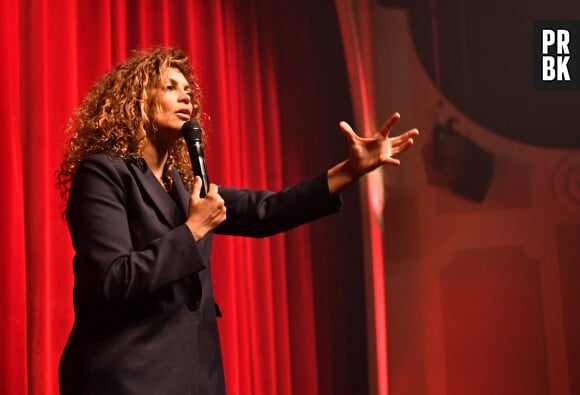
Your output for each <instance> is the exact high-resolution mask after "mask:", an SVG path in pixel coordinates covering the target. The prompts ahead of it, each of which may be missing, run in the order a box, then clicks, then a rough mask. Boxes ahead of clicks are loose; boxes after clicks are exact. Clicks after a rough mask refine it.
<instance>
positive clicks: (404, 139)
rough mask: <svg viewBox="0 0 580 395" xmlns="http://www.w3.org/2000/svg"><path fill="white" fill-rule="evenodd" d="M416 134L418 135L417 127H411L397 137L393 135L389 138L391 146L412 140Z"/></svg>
mask: <svg viewBox="0 0 580 395" xmlns="http://www.w3.org/2000/svg"><path fill="white" fill-rule="evenodd" d="M418 135H419V131H418V130H417V129H411V130H408V131H406V132H405V133H403V134H401V135H399V136H397V137H393V138H392V139H391V144H392V145H393V146H396V145H400V144H403V143H405V142H407V141H408V140H413V137H416V136H418Z"/></svg>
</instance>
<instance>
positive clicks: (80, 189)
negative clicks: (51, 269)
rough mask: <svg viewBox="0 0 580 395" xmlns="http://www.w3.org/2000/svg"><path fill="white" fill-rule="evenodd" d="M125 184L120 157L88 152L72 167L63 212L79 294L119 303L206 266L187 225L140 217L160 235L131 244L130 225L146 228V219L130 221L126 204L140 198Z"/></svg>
mask: <svg viewBox="0 0 580 395" xmlns="http://www.w3.org/2000/svg"><path fill="white" fill-rule="evenodd" d="M129 184H131V175H130V172H129V171H128V170H127V167H126V165H125V163H124V162H123V161H121V160H114V159H113V160H111V159H109V158H106V157H104V156H100V157H98V158H94V157H90V158H89V159H88V160H84V161H83V162H82V163H81V164H80V165H79V168H78V169H77V171H76V174H75V177H74V180H73V184H72V186H71V190H70V194H69V201H68V206H67V210H66V217H67V222H68V225H69V230H70V233H71V238H72V243H73V247H74V249H75V258H74V264H73V265H74V272H75V293H76V294H77V295H78V296H84V297H85V298H90V299H94V298H96V299H97V300H99V301H100V302H102V303H105V304H108V303H113V304H115V303H121V302H124V301H128V300H131V299H133V298H135V297H138V296H142V295H144V294H151V293H153V292H154V291H155V290H157V289H159V288H160V287H162V286H164V285H167V284H169V283H171V282H174V281H176V280H179V279H181V278H183V277H186V276H188V275H190V274H192V273H194V272H198V271H200V270H202V269H203V268H204V267H205V265H204V261H203V258H202V255H201V254H200V251H199V250H198V247H197V245H196V243H195V240H194V238H193V236H192V235H191V232H190V231H189V230H188V229H187V227H186V226H185V225H180V226H177V227H175V228H174V229H171V228H169V227H167V226H165V225H164V226H163V227H162V226H161V224H160V223H157V222H158V220H157V221H155V219H152V218H145V217H144V216H141V217H142V219H143V221H149V223H148V226H149V227H151V224H154V225H155V226H157V227H158V229H156V230H158V232H157V233H158V236H157V237H154V238H152V239H151V240H150V241H148V242H146V243H143V245H142V246H140V247H139V249H138V250H136V249H135V247H134V241H133V240H132V234H131V228H135V227H136V226H137V227H138V226H142V227H145V222H144V223H143V224H140V223H130V222H129V219H128V212H127V208H128V207H131V209H134V208H133V207H134V206H138V203H141V202H137V201H136V197H135V193H134V192H133V193H132V194H129V193H127V185H129ZM133 184H134V180H133ZM137 217H139V216H138V215H137ZM152 221H155V222H152Z"/></svg>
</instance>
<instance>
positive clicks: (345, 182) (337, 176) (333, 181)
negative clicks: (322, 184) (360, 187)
mask: <svg viewBox="0 0 580 395" xmlns="http://www.w3.org/2000/svg"><path fill="white" fill-rule="evenodd" d="M360 176H361V175H360V174H358V173H357V172H355V171H354V169H353V168H352V167H351V163H350V161H349V160H348V159H347V160H345V161H343V162H341V163H338V164H337V165H335V166H333V167H332V168H331V169H329V170H328V190H329V192H330V193H331V194H333V195H334V194H337V193H340V192H342V191H343V190H344V189H345V188H346V187H348V186H349V185H351V184H353V183H354V182H355V181H357V180H358V179H359V178H360Z"/></svg>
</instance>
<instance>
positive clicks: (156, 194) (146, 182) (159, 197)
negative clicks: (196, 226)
mask: <svg viewBox="0 0 580 395" xmlns="http://www.w3.org/2000/svg"><path fill="white" fill-rule="evenodd" d="M128 162H129V164H128V165H129V168H130V169H131V172H132V173H133V174H134V175H135V179H136V180H137V181H138V183H139V184H140V185H141V187H142V190H143V191H144V193H145V194H147V195H148V196H149V197H150V198H151V200H152V201H153V203H154V205H155V208H156V210H157V212H158V213H159V215H160V217H161V218H162V219H163V220H165V222H166V223H167V224H168V225H169V226H171V227H175V226H177V225H179V224H180V223H182V222H183V221H185V216H186V214H187V207H188V206H187V205H186V204H187V201H189V199H188V197H187V196H185V198H184V196H183V195H184V194H185V195H187V193H186V191H187V190H186V189H185V187H184V186H183V183H182V181H181V178H180V177H179V173H178V172H177V170H175V169H174V170H173V179H174V187H175V186H176V185H175V184H179V186H180V187H181V188H179V189H180V191H176V192H177V193H176V194H175V195H176V196H177V201H178V203H177V204H176V202H175V201H174V200H173V199H172V198H171V195H170V194H169V193H167V191H165V189H163V187H162V186H161V184H160V183H159V181H157V178H155V175H154V174H153V172H152V171H151V170H150V169H149V167H148V166H147V163H145V161H144V160H143V159H137V160H130V161H128ZM177 180H179V181H177ZM176 181H177V182H176ZM182 189H185V191H183V190H182ZM184 199H185V202H184Z"/></svg>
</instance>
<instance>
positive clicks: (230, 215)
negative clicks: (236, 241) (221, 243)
mask: <svg viewBox="0 0 580 395" xmlns="http://www.w3.org/2000/svg"><path fill="white" fill-rule="evenodd" d="M327 177H328V176H327V173H324V174H321V175H319V176H318V177H314V178H312V179H310V180H307V181H305V182H302V183H300V184H298V185H296V186H294V187H291V188H284V189H282V190H281V191H279V192H271V191H251V190H248V189H241V190H238V189H234V188H220V189H219V194H220V195H221V196H222V198H223V199H224V201H225V203H226V208H227V219H226V221H225V222H224V223H222V224H221V225H220V226H219V227H218V228H217V229H216V231H215V233H220V234H228V235H239V236H250V237H266V236H271V235H274V234H276V233H279V232H284V231H286V230H289V229H292V228H294V227H296V226H299V225H302V224H305V223H307V222H310V221H313V220H316V219H318V218H322V217H324V216H326V215H329V214H332V213H335V212H338V211H340V209H341V207H342V199H341V198H340V196H339V195H331V194H330V192H329V190H328V178H327Z"/></svg>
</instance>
